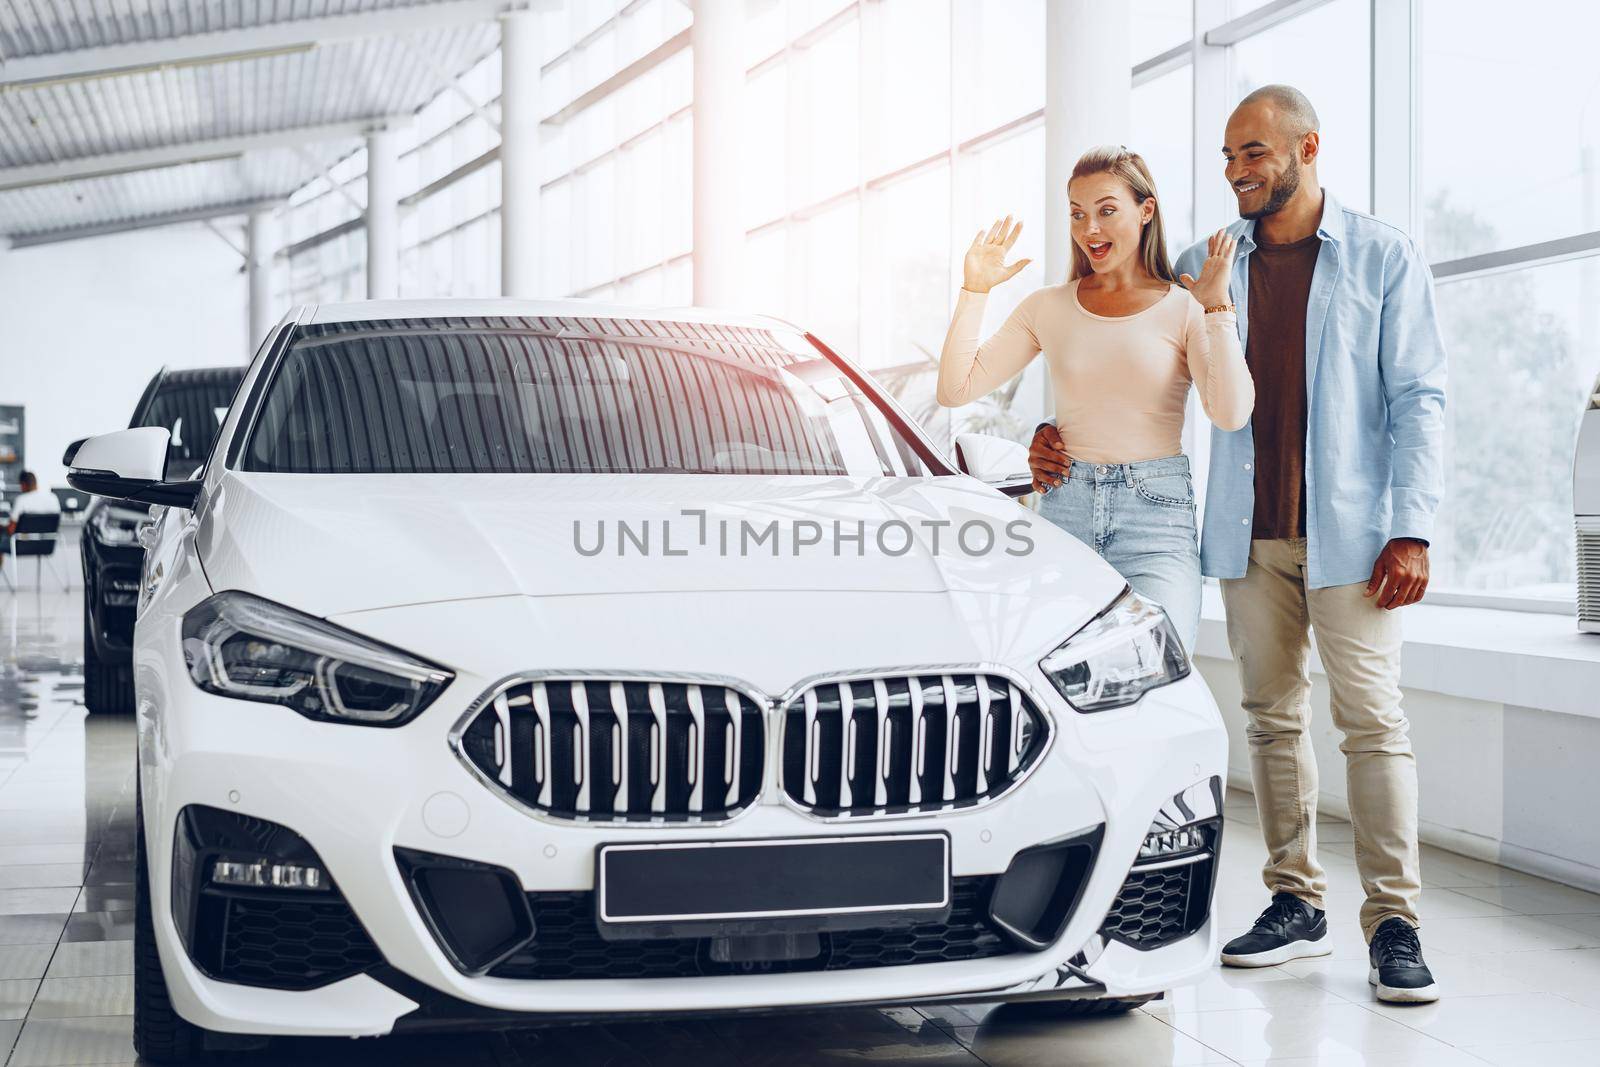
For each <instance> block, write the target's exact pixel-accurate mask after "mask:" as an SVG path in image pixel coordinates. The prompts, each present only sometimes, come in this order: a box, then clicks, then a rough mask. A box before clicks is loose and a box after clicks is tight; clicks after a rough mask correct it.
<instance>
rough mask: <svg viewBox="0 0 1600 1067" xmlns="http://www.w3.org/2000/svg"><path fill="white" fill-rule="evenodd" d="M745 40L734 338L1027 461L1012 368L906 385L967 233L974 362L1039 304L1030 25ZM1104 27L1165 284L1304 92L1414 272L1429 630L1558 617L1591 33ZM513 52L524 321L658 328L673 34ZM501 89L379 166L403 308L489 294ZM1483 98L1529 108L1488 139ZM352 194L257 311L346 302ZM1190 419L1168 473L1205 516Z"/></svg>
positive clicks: (678, 116) (865, 7)
mask: <svg viewBox="0 0 1600 1067" xmlns="http://www.w3.org/2000/svg"><path fill="white" fill-rule="evenodd" d="M744 7H745V20H744V26H743V41H742V55H743V61H744V63H745V65H746V68H747V76H746V92H745V97H744V101H743V115H742V125H741V136H740V143H739V146H738V153H737V155H736V157H734V158H733V161H732V165H734V166H736V167H738V168H739V172H740V176H741V181H740V204H739V212H740V216H741V218H742V220H743V224H744V228H745V231H746V238H745V245H744V254H743V255H744V258H743V262H742V264H741V269H740V277H741V278H742V279H743V290H742V301H743V303H744V305H745V306H746V307H747V308H748V309H749V310H753V311H760V312H767V313H771V314H775V315H779V316H784V317H787V318H790V319H791V320H793V321H795V322H800V323H803V324H805V325H806V327H807V328H808V329H812V330H814V331H815V332H817V334H818V335H819V336H821V337H822V338H823V339H824V340H825V341H827V342H828V343H829V344H830V345H831V346H833V347H834V348H836V349H837V350H838V351H839V352H841V353H843V354H845V355H847V356H850V357H852V358H855V359H857V360H858V361H859V362H860V363H861V364H862V365H863V366H865V367H867V368H869V369H870V370H872V371H873V372H874V373H875V374H877V375H878V376H879V378H880V380H881V381H883V383H884V384H885V386H886V387H887V388H888V389H890V390H891V391H892V392H893V393H894V394H895V395H896V396H897V397H898V398H899V399H900V401H901V402H902V403H903V404H904V405H905V406H906V407H907V408H908V409H909V410H911V411H912V412H913V413H914V414H915V415H916V416H917V417H918V418H919V419H920V420H921V421H922V422H923V423H924V424H925V425H926V426H927V427H928V430H929V432H930V433H931V434H932V435H933V436H934V438H935V439H936V440H938V441H940V442H941V443H948V442H949V440H950V439H951V437H952V436H953V435H954V434H955V433H957V432H960V431H962V430H985V431H989V432H995V433H1001V434H1005V435H1008V436H1011V437H1013V438H1015V439H1017V440H1026V439H1027V437H1028V434H1029V431H1030V429H1031V427H1032V425H1033V423H1034V421H1035V419H1036V418H1037V417H1038V416H1039V415H1040V414H1042V413H1043V411H1044V389H1043V387H1042V375H1041V373H1040V371H1039V369H1038V368H1033V369H1031V370H1030V371H1028V372H1027V373H1025V374H1024V375H1023V376H1022V377H1021V379H1019V380H1018V381H1016V382H1013V383H1011V384H1010V385H1009V386H1008V387H1007V388H1005V389H1003V390H1001V391H1000V392H998V393H997V394H995V395H994V396H991V397H989V398H986V399H985V400H984V401H982V402H980V403H976V404H972V405H968V406H967V407H965V408H962V409H958V410H954V411H952V410H947V409H943V408H940V407H938V405H936V404H935V403H934V402H933V383H934V369H935V367H936V365H937V358H938V352H939V348H940V345H941V343H942V341H943V338H944V330H945V327H946V325H947V324H948V321H949V319H948V317H949V314H950V311H951V308H952V305H953V300H954V296H955V292H956V288H957V286H959V285H960V279H961V273H960V272H961V258H962V254H963V252H964V251H965V249H966V246H967V243H968V242H969V241H970V240H971V237H972V233H973V232H974V230H975V229H976V228H977V227H978V225H980V224H984V225H987V223H988V222H989V221H991V220H992V219H994V218H997V217H1000V216H1003V215H1007V214H1011V215H1014V216H1016V217H1017V218H1021V219H1023V220H1024V221H1025V223H1026V225H1025V228H1024V231H1023V236H1022V240H1021V243H1020V244H1019V246H1018V248H1017V249H1016V254H1017V255H1019V256H1024V257H1028V258H1031V259H1032V260H1033V264H1032V265H1031V266H1030V267H1029V268H1028V269H1027V270H1025V271H1024V272H1023V273H1022V274H1021V275H1019V276H1018V277H1017V278H1016V279H1014V280H1012V281H1011V282H1008V283H1007V284H1006V285H1003V286H1000V287H998V288H997V289H996V290H995V291H994V292H993V293H992V294H991V296H990V298H989V302H988V309H987V318H986V321H987V323H988V325H989V327H990V328H993V327H994V326H995V325H997V324H998V323H999V322H1000V321H1001V320H1002V319H1003V318H1004V316H1005V315H1006V314H1008V313H1009V312H1010V311H1011V309H1012V308H1014V307H1015V306H1016V304H1017V302H1018V301H1020V300H1021V299H1022V297H1023V296H1025V295H1026V294H1027V293H1028V292H1030V291H1031V290H1032V289H1034V288H1036V287H1038V286H1040V285H1043V284H1045V283H1046V282H1047V281H1059V280H1060V279H1047V278H1046V277H1045V276H1044V258H1045V255H1044V247H1045V233H1044V211H1045V203H1046V197H1047V196H1048V195H1050V191H1048V190H1046V189H1045V185H1044V118H1043V106H1044V92H1045V71H1044V38H1045V34H1044V28H1045V25H1044V24H1045V9H1046V4H1045V0H870V2H861V0H857V2H848V0H811V2H798V0H795V2H783V0H746V3H745V5H744ZM1130 7H1131V12H1132V16H1131V17H1132V20H1133V25H1132V57H1131V58H1132V60H1133V67H1132V69H1131V70H1130V72H1129V74H1130V79H1131V84H1132V99H1131V124H1130V127H1131V128H1130V129H1129V131H1128V134H1127V138H1126V141H1127V143H1128V145H1129V146H1130V147H1132V148H1136V149H1137V150H1138V151H1140V152H1141V153H1143V154H1144V156H1145V157H1146V159H1147V160H1148V161H1149V163H1150V165H1151V168H1152V170H1153V171H1154V173H1155V177H1156V180H1157V184H1158V186H1159V188H1160V190H1161V195H1162V198H1163V201H1164V204H1165V208H1166V214H1167V222H1168V240H1169V243H1170V246H1171V248H1170V250H1171V252H1172V254H1173V255H1176V254H1177V253H1178V252H1179V251H1181V250H1182V248H1183V247H1184V246H1185V245H1186V244H1187V243H1188V242H1190V241H1192V240H1194V239H1196V238H1197V237H1200V236H1203V235H1205V234H1207V233H1209V232H1211V231H1212V230H1214V229H1216V228H1217V227H1219V226H1222V225H1224V224H1226V223H1228V222H1230V221H1232V219H1233V218H1234V213H1233V205H1232V198H1231V196H1229V195H1228V193H1227V190H1226V187H1225V186H1224V184H1223V178H1222V173H1221V156H1220V152H1219V151H1218V149H1219V148H1220V145H1221V136H1222V128H1223V124H1224V122H1225V120H1226V116H1227V111H1228V109H1229V107H1231V104H1232V103H1233V102H1234V101H1236V100H1237V99H1238V98H1239V97H1240V96H1242V95H1243V94H1244V93H1246V92H1248V91H1250V90H1251V89H1254V88H1256V87H1257V86H1259V85H1261V84H1264V83H1266V82H1270V81H1286V82H1289V83H1291V84H1293V85H1296V86H1298V87H1299V88H1301V89H1303V90H1304V91H1305V92H1306V93H1307V94H1308V95H1309V96H1310V97H1311V99H1312V101H1313V103H1314V104H1315V105H1316V107H1317V109H1318V111H1319V113H1320V115H1321V117H1322V120H1323V146H1324V156H1323V163H1322V178H1323V182H1324V184H1325V185H1326V186H1327V187H1328V188H1329V189H1330V190H1332V191H1333V192H1334V193H1335V194H1336V195H1337V196H1339V198H1340V199H1341V200H1342V201H1343V202H1344V203H1345V204H1347V205H1349V206H1351V207H1355V208H1358V209H1361V210H1364V211H1372V212H1373V213H1375V214H1376V215H1378V216H1379V217H1380V218H1382V219H1385V220H1386V221H1389V222H1392V223H1394V224H1395V225H1397V226H1399V227H1400V228H1402V229H1404V230H1405V231H1406V232H1408V233H1410V234H1411V235H1412V236H1413V237H1414V239H1415V240H1416V241H1417V242H1418V244H1419V246H1421V248H1422V250H1423V252H1424V254H1425V256H1426V258H1427V260H1428V262H1429V263H1430V265H1431V266H1432V268H1433V270H1434V275H1435V279H1436V282H1437V293H1438V306H1439V312H1440V320H1441V324H1442V329H1443V331H1444V334H1445V338H1446V341H1447V343H1448V345H1449V350H1450V355H1451V378H1450V391H1449V403H1448V405H1447V411H1448V414H1447V423H1448V426H1447V432H1448V434H1449V439H1450V448H1449V451H1448V458H1447V460H1446V465H1447V472H1446V473H1447V483H1448V484H1447V495H1446V499H1445V504H1444V506H1443V508H1442V510H1441V513H1440V519H1439V526H1438V529H1437V531H1436V537H1435V543H1434V547H1433V554H1432V555H1433V566H1434V584H1433V590H1432V591H1431V592H1430V597H1432V598H1434V599H1436V600H1439V601H1442V602H1449V601H1451V600H1455V601H1456V602H1462V603H1480V602H1481V603H1487V604H1494V605H1500V606H1512V607H1518V608H1523V609H1530V610H1567V609H1568V608H1569V607H1570V604H1571V600H1572V595H1573V588H1572V586H1573V575H1574V558H1573V557H1574V551H1573V537H1572V529H1571V504H1572V500H1571V452H1572V446H1573V436H1574V432H1575V428H1576V425H1577V417H1578V414H1579V406H1580V402H1581V399H1582V396H1583V394H1584V390H1585V389H1586V388H1587V387H1588V386H1589V385H1590V384H1591V382H1592V381H1593V378H1594V374H1595V371H1596V364H1597V362H1600V361H1597V358H1596V357H1597V355H1600V353H1597V352H1596V342H1595V341H1594V340H1593V339H1594V338H1595V337H1596V336H1597V335H1600V255H1597V254H1596V253H1597V252H1600V236H1597V235H1600V161H1597V159H1596V155H1597V150H1600V79H1597V78H1596V76H1595V75H1594V73H1593V63H1592V61H1591V57H1590V56H1589V55H1588V54H1587V45H1588V42H1590V41H1592V40H1593V39H1594V38H1595V37H1596V35H1597V34H1600V8H1595V9H1591V7H1590V6H1586V5H1576V6H1575V5H1571V4H1564V3H1560V2H1558V0H1525V2H1524V3H1523V4H1522V5H1521V6H1520V7H1519V8H1518V12H1519V17H1518V18H1517V19H1514V20H1512V19H1507V18H1506V17H1505V13H1504V9H1503V6H1497V5H1495V4H1494V3H1493V2H1492V0H1295V2H1285V0H1134V2H1133V3H1132V4H1131V5H1130ZM540 18H541V20H542V24H543V28H544V30H545V31H546V32H544V33H543V35H542V40H543V41H544V42H545V45H544V49H545V51H544V57H543V60H544V67H543V69H542V72H541V77H540V94H541V98H542V102H541V107H542V108H543V110H544V111H545V112H546V113H547V114H549V115H550V116H552V119H551V120H550V121H547V122H546V124H545V127H544V133H543V136H542V139H541V142H540V157H539V158H540V166H541V167H542V169H543V174H544V179H543V184H542V188H541V190H540V205H539V207H540V217H541V220H542V223H543V234H544V238H545V239H544V241H543V245H544V247H546V248H547V249H548V253H547V254H546V255H545V256H544V257H543V262H542V266H541V270H542V276H541V279H540V280H541V283H542V284H541V290H542V291H545V292H548V293H550V294H551V295H575V296H587V297H594V298H599V299H611V300H618V301H622V302H632V303H651V304H662V303H664V304H680V303H688V302H689V300H690V299H691V293H692V288H693V284H692V283H693V277H692V269H691V263H690V252H691V237H692V235H691V232H690V219H691V214H692V212H691V210H690V203H691V181H692V173H691V171H692V159H691V151H690V148H691V138H692V123H693V114H692V71H693V56H692V53H691V50H690V49H689V47H688V33H687V29H688V26H689V22H690V19H691V14H690V6H689V5H686V4H683V3H681V0H632V2H627V3H624V2H621V0H617V2H615V3H606V2H596V3H593V4H573V5H566V6H565V7H563V8H561V9H559V10H558V9H551V10H549V11H546V12H544V13H543V14H541V16H540ZM1550 27H1559V28H1560V32H1551V30H1550ZM651 55H654V56H656V57H657V59H656V60H654V61H652V62H649V63H642V59H643V57H647V56H651ZM636 68H637V69H636ZM618 78H620V79H621V80H620V83H619V84H616V85H615V87H614V88H613V89H610V90H608V91H602V89H603V87H605V86H607V85H609V84H612V83H613V82H615V81H616V79H618ZM499 80H500V69H499V57H498V54H491V55H487V56H485V57H484V58H483V60H482V61H481V62H480V63H479V64H478V65H477V66H476V67H474V68H473V70H472V71H471V72H470V73H469V74H468V75H467V76H466V77H465V78H463V79H462V80H461V82H460V85H459V87H458V88H459V90H460V91H454V90H452V91H446V92H442V93H441V94H440V95H439V96H438V97H437V98H436V99H435V100H434V101H433V102H432V103H430V104H429V105H428V106H427V107H425V108H424V109H423V110H422V111H421V112H419V113H418V114H417V115H416V116H415V117H414V118H413V120H412V122H411V123H410V125H409V126H408V127H407V128H406V131H405V133H404V134H403V136H404V137H405V138H408V139H409V140H408V141H407V147H406V149H405V151H404V152H403V155H402V167H403V170H404V173H405V175H406V180H407V181H409V182H410V183H411V185H412V187H414V188H415V189H416V192H415V193H413V194H412V195H411V196H408V197H406V198H405V200H404V201H403V202H402V245H403V252H402V273H401V290H402V294H403V295H406V296H428V295H438V296H475V295H494V294H496V293H497V292H498V291H499V281H500V249H499V225H498V218H497V216H498V210H499V203H500V196H501V189H500V171H499V163H498V161H497V159H496V156H495V152H496V145H497V143H498V142H497V139H496V137H495V134H494V131H493V129H492V128H491V126H490V125H489V123H487V122H486V121H485V120H484V118H483V115H484V114H488V115H491V116H492V115H493V114H494V113H495V108H496V107H497V97H498V92H499ZM1506 84H1516V85H1519V86H1528V87H1531V88H1533V89H1534V90H1536V91H1537V96H1538V97H1539V99H1541V100H1542V101H1543V102H1544V104H1543V106H1541V107H1539V108H1532V109H1529V108H1523V109H1519V110H1517V111H1516V112H1514V113H1513V112H1508V111H1506V110H1505V109H1504V107H1503V104H1502V100H1503V96H1502V87H1503V86H1504V85H1506ZM1375 100H1382V101H1384V104H1383V107H1382V108H1375V106H1374V101H1375ZM1412 145H1415V146H1416V147H1415V151H1414V152H1413V151H1412V147H1411V146H1412ZM364 167H365V162H364V159H363V156H362V153H360V152H357V153H356V154H355V155H353V156H351V157H350V158H349V159H347V160H345V161H343V162H341V163H339V164H337V165H336V166H334V167H333V168H331V169H330V170H329V171H328V172H327V174H326V175H324V176H323V177H322V178H319V179H317V180H316V181H314V182H312V183H311V184H310V185H308V186H306V187H305V188H304V189H302V190H301V191H300V192H299V193H298V194H296V196H295V198H294V199H293V201H292V204H293V206H292V207H291V209H290V212H289V220H288V240H289V242H290V247H289V248H288V250H287V252H286V253H285V254H284V255H283V256H282V257H281V259H282V261H285V262H284V265H285V266H287V267H288V269H287V270H283V271H280V272H279V274H278V280H279V287H280V289H282V290H285V291H284V292H283V293H282V296H283V302H284V303H285V304H288V303H291V302H293V303H311V302H317V301H323V300H340V299H354V298H359V297H360V296H361V295H362V292H361V283H362V256H363V253H364V245H363V241H362V236H361V233H360V230H359V227H360V224H361V218H360V212H359V204H360V202H361V199H362V197H363V196H364V188H363V186H364V184H365V183H364ZM1508 398H1514V399H1515V402H1514V403H1511V402H1508ZM1199 417H1200V416H1199V412H1198V410H1194V409H1192V410H1191V423H1193V425H1191V427H1190V430H1189V432H1188V434H1187V435H1186V439H1185V447H1186V448H1187V449H1188V450H1189V452H1190V453H1191V455H1192V456H1193V457H1194V459H1195V461H1196V464H1197V467H1198V470H1199V472H1200V475H1201V476H1200V477H1199V478H1198V479H1197V481H1198V482H1199V483H1200V485H1201V486H1202V487H1203V485H1204V471H1205V467H1206V464H1207V460H1208V452H1209V449H1208V434H1207V433H1206V430H1205V427H1204V426H1203V425H1200V424H1199V422H1198V420H1199ZM1461 442H1471V443H1472V444H1473V445H1474V446H1475V447H1473V448H1461V447H1458V446H1459V445H1460V443H1461Z"/></svg>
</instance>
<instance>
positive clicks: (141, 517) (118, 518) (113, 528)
mask: <svg viewBox="0 0 1600 1067" xmlns="http://www.w3.org/2000/svg"><path fill="white" fill-rule="evenodd" d="M149 517H150V513H149V512H147V511H135V510H133V509H132V508H119V507H112V506H110V505H107V506H105V507H101V508H98V509H96V511H95V513H94V518H93V519H92V520H90V522H89V528H90V530H91V531H92V532H93V533H94V536H95V539H96V540H98V541H99V542H100V543H101V544H104V545H131V544H133V543H134V541H136V540H137V539H138V537H139V524H140V523H141V522H144V521H145V520H146V519H148V518H149Z"/></svg>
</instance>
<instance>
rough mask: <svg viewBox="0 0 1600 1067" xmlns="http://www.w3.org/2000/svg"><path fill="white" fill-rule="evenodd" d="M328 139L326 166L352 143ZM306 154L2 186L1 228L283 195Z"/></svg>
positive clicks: (154, 213)
mask: <svg viewBox="0 0 1600 1067" xmlns="http://www.w3.org/2000/svg"><path fill="white" fill-rule="evenodd" d="M355 147H356V145H355V144H354V143H351V142H345V143H341V142H338V141H328V142H323V143H321V144H319V145H316V146H314V150H313V151H310V153H309V154H310V155H311V156H312V158H313V159H314V160H316V161H317V163H318V164H319V165H322V166H328V165H330V164H332V163H333V162H335V161H336V160H337V159H338V157H339V156H340V155H342V154H344V153H347V152H349V151H351V150H352V149H354V148H355ZM308 169H309V167H308V165H307V162H306V160H305V159H304V158H302V157H301V156H300V155H298V154H296V153H295V152H294V151H293V150H291V149H287V148H281V149H271V150H267V151H260V152H248V153H246V154H245V155H243V156H239V157H234V158H230V159H220V160H212V161H208V162H204V163H186V164H183V165H181V166H175V167H162V168H159V169H157V170H146V171H138V172H136V173H132V174H119V175H116V176H114V177H104V178H86V179H84V180H82V181H74V182H59V183H56V184H54V185H38V186H32V187H30V188H26V189H12V190H9V191H5V192H0V233H9V234H11V235H13V236H16V237H34V236H40V235H44V234H48V233H52V232H55V231H58V230H72V229H78V228H81V227H89V226H98V225H104V224H107V223H133V222H139V221H142V220H149V219H153V218H158V217H160V216H165V215H172V214H175V213H178V212H184V211H189V210H192V209H195V208H204V207H211V206H218V205H229V204H246V203H250V202H252V201H260V200H275V199H282V198H284V197H286V196H287V195H288V194H289V193H290V192H291V191H293V190H294V189H295V188H297V187H298V186H299V185H301V184H302V183H303V182H305V180H306V174H307V171H308Z"/></svg>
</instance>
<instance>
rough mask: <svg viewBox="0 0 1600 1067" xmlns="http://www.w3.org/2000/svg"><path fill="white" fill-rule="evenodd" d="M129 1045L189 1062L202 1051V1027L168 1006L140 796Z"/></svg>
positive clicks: (146, 1058)
mask: <svg viewBox="0 0 1600 1067" xmlns="http://www.w3.org/2000/svg"><path fill="white" fill-rule="evenodd" d="M134 788H135V790H137V789H138V786H137V785H136V786H135V787H134ZM133 821H134V826H135V829H134V845H133V856H134V888H133V1047H134V1050H135V1051H136V1052H138V1054H139V1058H140V1060H141V1061H143V1062H148V1063H194V1062H197V1061H198V1060H200V1059H201V1058H202V1057H203V1056H204V1054H205V1031H204V1030H202V1029H201V1028H200V1027H198V1026H195V1025H194V1024H192V1023H189V1022H185V1021H184V1020H183V1018H182V1017H181V1016H179V1015H178V1013H177V1011H176V1010H175V1009H174V1008H173V1007H172V998H171V996H170V995H169V994H168V992H167V979H166V975H165V974H163V973H162V970H161V955H160V953H159V952H158V951H157V949H156V928H155V920H154V918H153V917H152V915H151V912H150V869H149V864H148V861H147V859H146V851H145V843H144V802H143V799H142V798H136V799H135V800H134V816H133Z"/></svg>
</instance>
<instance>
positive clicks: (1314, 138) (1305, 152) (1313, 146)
mask: <svg viewBox="0 0 1600 1067" xmlns="http://www.w3.org/2000/svg"><path fill="white" fill-rule="evenodd" d="M1321 151H1322V134H1320V133H1318V132H1317V131H1316V130H1312V131H1311V132H1310V133H1308V134H1306V135H1305V136H1304V137H1302V138H1301V139H1300V162H1301V163H1302V164H1303V165H1308V166H1309V165H1310V164H1312V163H1315V162H1316V161H1317V154H1318V153H1319V152H1321Z"/></svg>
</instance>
